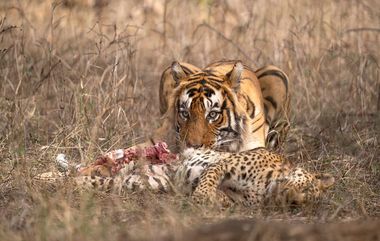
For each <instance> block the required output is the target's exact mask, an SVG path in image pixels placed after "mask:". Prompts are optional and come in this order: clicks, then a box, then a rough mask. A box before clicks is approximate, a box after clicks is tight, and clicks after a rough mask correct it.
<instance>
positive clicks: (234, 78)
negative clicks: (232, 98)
mask: <svg viewBox="0 0 380 241" xmlns="http://www.w3.org/2000/svg"><path fill="white" fill-rule="evenodd" d="M243 70H244V65H243V63H242V62H240V61H237V62H236V63H235V65H234V67H233V68H232V70H231V71H230V72H228V73H227V74H226V78H227V81H228V83H229V84H230V86H231V87H232V88H233V89H235V90H237V89H239V87H240V80H241V74H242V73H243Z"/></svg>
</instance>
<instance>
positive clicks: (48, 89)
mask: <svg viewBox="0 0 380 241" xmlns="http://www.w3.org/2000/svg"><path fill="white" fill-rule="evenodd" d="M80 2H82V3H80ZM96 2H97V3H98V4H97V5H96V4H95V3H96ZM104 2H105V1H99V0H98V1H80V0H77V1H74V0H73V1H66V4H62V2H49V1H41V0H25V1H16V0H10V1H1V3H0V78H1V81H0V92H1V94H0V110H1V113H0V170H1V171H0V240H23V239H28V240H115V239H128V238H129V239H133V238H136V239H139V238H143V239H149V238H157V233H159V234H162V235H165V234H171V235H173V236H172V239H171V240H181V239H186V237H187V238H189V237H190V236H189V237H188V236H183V233H182V230H185V229H187V228H188V227H194V226H198V225H201V224H203V223H214V222H215V221H217V220H221V219H223V218H226V217H235V218H247V217H253V218H257V219H263V220H267V221H268V222H270V220H273V219H276V220H298V221H301V222H307V223H309V222H311V223H314V222H318V223H319V222H338V220H345V221H347V220H352V219H363V218H366V217H379V216H380V191H379V190H380V159H379V156H380V148H379V146H380V144H379V143H380V139H379V133H380V127H379V125H380V124H379V123H380V115H379V112H380V68H379V63H378V62H379V60H380V56H379V54H380V45H379V43H380V29H379V26H380V11H379V9H380V4H379V2H378V1H376V0H366V1H353V0H350V1H328V0H321V1H293V0H285V1H265V0H258V1H252V2H251V1H239V0H236V1H212V0H202V1H177V0H165V1H148V0H147V1H144V2H143V1H137V0H130V1H121V0H120V1H117V0H114V1H111V3H110V4H108V5H105V6H104V5H102V3H104ZM86 4H90V5H91V4H95V5H96V6H93V7H91V6H88V5H86ZM222 58H227V59H242V60H243V61H245V62H246V63H248V64H250V65H252V66H254V67H259V66H262V65H265V64H269V63H272V64H275V65H277V66H279V67H281V68H283V69H284V70H285V71H286V72H287V73H289V76H290V79H291V93H292V110H293V112H292V116H293V119H292V130H291V133H290V136H289V138H288V143H287V145H286V148H285V152H286V154H287V155H288V156H289V157H290V158H291V159H292V160H294V161H295V162H297V163H299V164H300V165H303V166H305V167H307V168H308V169H310V170H315V171H324V172H330V173H332V174H334V175H335V176H336V179H337V184H336V186H335V188H334V189H333V190H332V191H331V192H330V193H329V196H328V197H327V198H326V199H325V200H323V201H322V202H321V203H319V204H317V205H316V206H315V207H308V208H303V209H297V210H251V209H244V208H234V209H229V210H225V211H220V210H206V209H201V210H199V209H197V208H194V207H192V206H191V204H190V203H189V202H188V201H187V200H186V198H184V197H181V196H174V195H154V194H151V193H136V194H131V195H130V196H128V197H123V198H121V197H119V196H114V195H109V194H104V193H79V192H78V191H77V190H72V189H71V188H70V184H67V185H52V184H44V183H36V182H34V181H32V178H33V176H34V175H36V174H37V173H39V172H42V171H46V170H49V169H51V168H52V166H53V162H52V160H53V159H54V157H55V155H56V154H57V153H58V152H65V153H67V154H68V155H70V156H72V157H73V158H75V159H77V160H81V161H82V162H86V161H87V160H92V159H93V158H94V157H95V156H96V155H98V154H99V153H100V152H102V151H107V150H110V149H114V148H120V147H126V146H130V145H132V144H133V143H136V142H139V141H141V140H143V139H144V135H145V134H146V133H149V132H150V131H152V130H153V129H155V128H156V127H157V126H158V125H159V122H158V121H157V120H158V117H159V113H158V106H157V100H158V91H157V89H158V88H157V87H158V82H159V77H160V73H161V71H162V70H163V68H164V67H166V66H167V65H168V64H170V63H171V61H172V60H173V59H178V60H182V61H188V62H191V63H196V64H197V65H198V66H204V65H205V64H207V63H209V62H211V61H214V60H218V59H222ZM290 229H291V227H290V226H289V230H290ZM263 230H265V229H263ZM330 230H334V229H330ZM268 232H270V231H268ZM181 235H182V236H181ZM251 237H252V236H251ZM302 237H303V236H302ZM337 237H338V236H337ZM339 237H341V236H339ZM378 237H379V236H377V238H378ZM252 239H253V238H252ZM292 240H298V239H292ZM310 240H311V239H310ZM313 240H314V239H313ZM336 240H338V238H337V239H336ZM373 240H375V239H373Z"/></svg>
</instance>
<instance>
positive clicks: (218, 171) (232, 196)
mask: <svg viewBox="0 0 380 241" xmlns="http://www.w3.org/2000/svg"><path fill="white" fill-rule="evenodd" d="M206 156H207V155H206ZM202 158H204V156H203V157H202ZM333 183H334V178H333V177H332V176H330V175H327V174H324V175H323V174H318V175H315V174H312V173H310V172H308V171H306V170H305V169H302V168H299V167H294V166H293V165H292V164H291V163H290V162H289V161H287V160H286V159H285V158H284V157H283V156H281V155H278V154H275V153H272V152H269V151H268V150H266V149H264V148H259V149H255V150H250V151H245V152H241V153H224V154H223V156H222V157H220V158H218V159H217V161H215V162H213V163H212V164H210V165H209V166H208V167H207V168H206V169H205V170H204V171H203V172H202V174H201V175H200V177H199V182H198V184H197V185H196V188H195V190H194V192H193V194H192V196H193V199H194V200H195V201H196V202H198V203H203V202H213V203H215V202H225V201H226V200H230V201H233V202H238V203H242V204H244V205H247V206H250V205H259V204H264V203H266V202H270V203H275V204H278V205H279V204H281V205H283V204H304V203H307V202H310V201H313V200H315V199H318V198H319V197H320V195H321V194H322V193H323V192H324V191H325V190H326V189H327V188H328V187H330V186H331V185H333ZM220 190H225V191H224V192H223V193H221V192H220Z"/></svg>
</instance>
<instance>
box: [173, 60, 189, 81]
mask: <svg viewBox="0 0 380 241" xmlns="http://www.w3.org/2000/svg"><path fill="white" fill-rule="evenodd" d="M171 69H172V76H173V79H174V81H175V82H176V84H177V85H178V84H179V82H180V81H181V79H184V78H186V77H187V75H186V73H185V71H184V70H183V69H182V67H181V65H180V64H179V63H178V62H177V61H174V62H173V63H172V67H171Z"/></svg>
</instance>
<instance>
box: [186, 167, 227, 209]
mask: <svg viewBox="0 0 380 241" xmlns="http://www.w3.org/2000/svg"><path fill="white" fill-rule="evenodd" d="M226 174H227V167H226V165H225V163H224V162H223V161H219V162H216V163H213V164H211V165H210V166H209V167H208V168H207V169H206V170H205V171H204V172H203V173H202V175H201V176H200V178H199V183H198V186H197V187H196V188H195V190H194V192H193V194H192V199H193V200H194V201H195V202H196V203H207V202H211V203H219V202H226V203H230V202H231V199H229V198H228V196H227V195H225V193H223V192H222V191H220V190H218V187H219V185H220V184H221V182H222V181H223V179H224V177H225V175H226Z"/></svg>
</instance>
